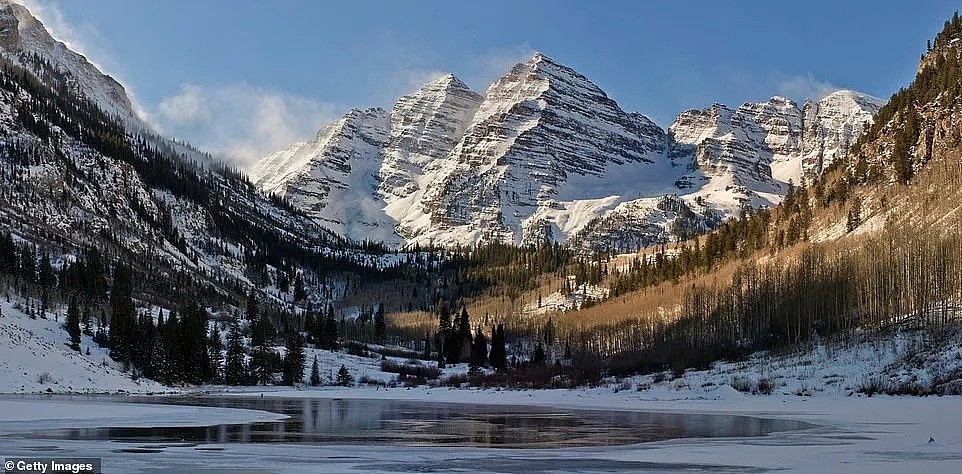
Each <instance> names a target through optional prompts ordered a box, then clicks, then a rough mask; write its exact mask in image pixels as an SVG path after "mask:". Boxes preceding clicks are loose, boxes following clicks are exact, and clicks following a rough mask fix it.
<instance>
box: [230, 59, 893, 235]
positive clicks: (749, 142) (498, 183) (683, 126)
mask: <svg viewBox="0 0 962 474" xmlns="http://www.w3.org/2000/svg"><path fill="white" fill-rule="evenodd" d="M880 104H881V101H879V100H878V99H875V98H872V97H869V96H867V95H864V94H860V93H857V92H852V91H839V92H835V93H833V94H830V95H828V96H826V97H825V98H823V99H821V100H819V101H817V102H810V103H807V104H806V105H805V108H804V110H803V109H801V108H799V107H798V105H797V104H795V103H794V102H792V101H791V100H788V99H785V98H783V97H773V98H772V99H771V100H769V101H766V102H761V103H746V104H743V105H741V106H739V107H738V108H736V109H731V108H728V107H726V106H724V105H721V104H715V105H713V106H711V107H708V108H706V109H703V110H688V111H685V112H682V113H681V114H680V115H679V116H678V118H677V119H676V120H675V122H674V123H673V124H672V125H671V127H670V128H669V130H668V131H665V130H662V129H661V128H660V127H658V126H657V125H655V124H654V123H652V122H651V121H650V120H649V119H648V118H647V117H645V116H644V115H641V114H637V113H629V112H626V111H624V110H622V109H621V108H620V107H618V104H616V103H615V102H614V101H613V100H611V99H610V98H608V97H607V95H606V94H605V93H604V91H602V90H601V89H600V88H598V86H596V85H595V84H593V83H592V82H591V81H590V80H588V79H587V78H586V77H585V76H583V75H581V74H579V73H578V72H576V71H574V70H572V69H571V68H568V67H566V66H563V65H561V64H559V63H558V62H556V61H554V60H552V59H550V58H548V57H546V56H544V55H543V54H540V53H539V54H536V55H535V56H534V57H532V58H531V59H529V60H528V61H526V62H524V63H521V64H518V65H516V66H514V67H513V68H512V69H511V70H510V71H508V72H507V73H506V74H505V75H504V76H502V77H501V78H500V79H498V80H497V81H496V82H495V83H494V84H492V85H491V86H490V87H489V88H488V89H487V91H486V92H485V94H484V96H483V97H482V96H480V95H478V94H476V93H474V92H471V91H470V90H468V88H467V86H465V85H464V84H463V83H462V82H461V81H459V80H457V79H456V78H455V77H454V76H452V75H446V76H443V77H441V78H439V79H437V80H435V81H432V82H430V83H428V84H427V85H425V86H424V87H423V88H422V89H421V90H419V91H417V92H416V93H414V94H411V95H408V96H405V97H402V98H401V99H400V100H398V102H397V104H396V105H395V106H394V108H393V110H392V111H391V113H390V116H389V118H385V117H384V116H383V115H382V116H379V119H378V120H379V121H378V126H377V127H374V128H375V129H376V132H377V133H376V137H375V136H374V134H372V139H365V140H360V141H356V140H353V139H352V138H350V137H349V138H348V139H341V138H338V139H336V140H335V139H334V138H332V136H331V133H332V132H331V130H341V129H343V128H344V126H343V124H345V123H350V122H351V120H353V119H352V117H354V116H356V115H357V114H358V112H357V111H352V112H350V113H348V115H346V116H345V117H344V118H342V119H341V120H340V121H338V122H336V123H335V124H334V125H332V126H331V127H328V128H327V129H325V130H322V131H321V132H320V133H319V134H318V137H317V138H316V139H315V140H313V141H310V142H306V143H302V144H297V145H294V146H292V147H291V148H289V149H287V150H282V151H280V152H277V153H275V154H273V155H271V156H268V157H266V158H264V159H263V160H262V161H261V162H259V163H257V164H255V165H254V166H253V167H251V168H250V169H249V170H248V173H249V175H250V176H251V178H252V180H253V181H254V182H255V184H256V185H258V186H259V187H260V188H261V189H263V190H265V191H267V192H271V193H278V194H281V195H284V196H285V197H286V198H288V199H290V200H291V201H292V202H294V203H295V204H296V205H297V206H298V207H300V208H301V209H303V210H305V211H307V212H308V213H309V214H310V215H311V217H313V218H314V219H315V221H317V222H319V223H320V224H322V225H324V226H326V227H327V228H330V229H332V230H334V231H335V232H339V233H341V234H343V235H345V236H347V237H349V238H351V239H353V240H371V239H374V240H382V241H386V242H388V243H408V244H410V243H420V244H440V245H459V244H474V243H477V242H480V241H501V242H510V243H515V244H521V243H534V242H541V241H556V242H569V243H572V244H573V245H577V246H580V247H584V248H587V249H594V250H601V249H605V248H612V247H614V248H618V249H629V248H635V247H639V246H647V245H651V244H653V243H659V242H665V241H667V240H670V239H672V238H675V237H680V236H686V235H690V234H691V233H694V232H702V231H705V230H709V229H711V228H712V227H714V226H716V225H717V224H719V223H721V222H723V221H724V219H725V218H727V217H731V216H733V215H737V214H738V213H739V212H741V210H742V209H744V208H746V207H753V208H758V207H762V206H772V205H774V204H777V203H778V202H780V201H781V198H782V196H784V195H785V193H786V192H787V191H788V189H789V185H790V184H796V185H797V184H801V183H803V182H804V181H806V180H807V179H811V178H812V177H814V176H816V175H817V174H818V173H819V172H821V170H822V169H824V167H825V166H827V165H828V164H829V163H831V161H832V160H835V159H836V158H838V157H839V156H842V155H843V154H844V153H845V152H846V151H847V149H848V147H849V145H850V144H851V143H852V142H853V141H854V138H855V137H856V136H857V134H858V133H859V132H860V131H861V129H862V127H863V126H864V125H865V124H866V123H869V122H870V121H871V117H872V115H873V114H874V113H875V112H876V111H877V110H878V107H879V106H880ZM381 127H383V128H381ZM352 136H353V135H352ZM332 143H336V144H337V146H335V145H332ZM348 157H349V158H348ZM349 162H350V163H354V165H348V163H349ZM362 162H363V163H367V164H363V165H362V164H360V163H362ZM375 162H377V163H379V164H376V163H375ZM803 163H804V164H803ZM332 167H333V168H334V169H337V170H340V171H338V172H332V171H331V169H332ZM375 167H378V168H379V170H378V172H376V173H371V172H370V170H372V169H373V168H375ZM355 168H357V170H360V171H356V170H355ZM372 179H373V181H371V180H372ZM329 189H352V190H353V191H352V194H350V196H351V198H352V200H351V201H346V200H345V199H344V196H345V195H343V194H331V192H330V191H329Z"/></svg>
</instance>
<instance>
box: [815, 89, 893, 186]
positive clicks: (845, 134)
mask: <svg viewBox="0 0 962 474" xmlns="http://www.w3.org/2000/svg"><path fill="white" fill-rule="evenodd" d="M884 104H885V101H883V100H880V99H876V98H874V97H872V96H869V95H865V94H860V93H858V92H855V91H850V90H840V91H836V92H833V93H831V94H829V95H827V96H825V97H823V98H822V99H821V100H819V101H817V102H806V103H805V109H804V128H805V130H804V132H803V135H802V162H801V165H802V170H801V176H802V177H803V180H804V181H805V182H812V181H813V180H815V179H816V178H817V177H818V176H819V175H821V174H822V172H823V171H825V169H826V168H828V167H829V166H830V165H831V164H832V163H834V162H835V161H836V160H838V159H841V158H844V157H845V155H847V154H848V151H849V149H850V148H851V147H852V144H853V143H855V140H856V139H857V138H858V137H859V136H860V135H861V134H862V132H863V130H864V129H865V128H866V127H867V126H869V125H871V123H872V117H874V116H875V114H877V113H878V111H879V109H880V108H882V105H884Z"/></svg>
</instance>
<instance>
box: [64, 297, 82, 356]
mask: <svg viewBox="0 0 962 474" xmlns="http://www.w3.org/2000/svg"><path fill="white" fill-rule="evenodd" d="M67 333H68V334H70V348H71V349H73V350H75V351H77V352H80V308H79V307H77V298H70V303H69V306H68V307H67Z"/></svg>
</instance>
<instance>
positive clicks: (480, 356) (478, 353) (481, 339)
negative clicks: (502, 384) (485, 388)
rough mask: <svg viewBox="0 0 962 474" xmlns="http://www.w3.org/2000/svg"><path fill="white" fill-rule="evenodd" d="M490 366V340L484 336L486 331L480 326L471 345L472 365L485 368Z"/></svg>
mask: <svg viewBox="0 0 962 474" xmlns="http://www.w3.org/2000/svg"><path fill="white" fill-rule="evenodd" d="M487 364H488V338H487V337H485V336H484V331H482V330H481V327H480V326H479V327H478V328H477V330H475V332H474V341H472V343H471V365H473V366H475V367H484V366H485V365H487Z"/></svg>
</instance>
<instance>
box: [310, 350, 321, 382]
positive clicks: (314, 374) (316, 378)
mask: <svg viewBox="0 0 962 474" xmlns="http://www.w3.org/2000/svg"><path fill="white" fill-rule="evenodd" d="M320 384H321V372H320V371H319V370H318V368H317V355H316V354H315V355H314V363H313V364H311V386H312V387H317V386H318V385H320Z"/></svg>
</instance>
